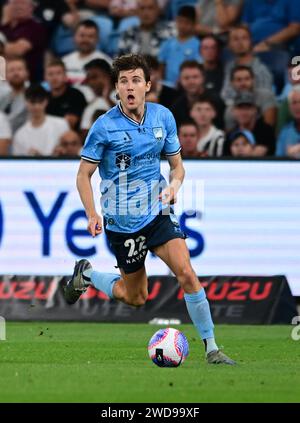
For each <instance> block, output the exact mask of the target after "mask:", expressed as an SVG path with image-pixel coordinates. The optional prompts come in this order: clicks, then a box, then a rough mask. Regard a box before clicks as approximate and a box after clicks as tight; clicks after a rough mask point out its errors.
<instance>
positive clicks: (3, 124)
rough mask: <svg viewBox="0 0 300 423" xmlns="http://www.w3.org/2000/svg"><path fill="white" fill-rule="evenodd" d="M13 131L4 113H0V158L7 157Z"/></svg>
mask: <svg viewBox="0 0 300 423" xmlns="http://www.w3.org/2000/svg"><path fill="white" fill-rule="evenodd" d="M11 138H12V131H11V128H10V125H9V121H8V119H7V117H6V116H5V114H4V113H2V112H0V156H7V155H8V154H9V148H10V145H11Z"/></svg>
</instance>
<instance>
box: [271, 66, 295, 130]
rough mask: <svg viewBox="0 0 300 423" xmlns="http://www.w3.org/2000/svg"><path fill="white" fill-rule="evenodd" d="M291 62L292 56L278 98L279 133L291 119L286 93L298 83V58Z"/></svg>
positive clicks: (277, 128) (277, 127)
mask: <svg viewBox="0 0 300 423" xmlns="http://www.w3.org/2000/svg"><path fill="white" fill-rule="evenodd" d="M296 59H297V58H296ZM293 63H294V60H293V58H292V60H291V61H290V63H289V66H288V80H287V82H286V84H285V86H284V88H283V90H282V93H281V94H280V96H279V98H278V100H279V102H280V103H279V108H278V118H277V126H276V131H277V134H279V132H280V131H281V130H282V128H283V127H284V126H285V125H287V124H288V123H289V122H291V121H292V120H293V117H292V115H291V112H290V108H289V102H288V95H289V93H290V92H291V91H292V90H293V88H294V87H295V86H297V85H299V84H300V66H299V64H298V60H295V64H293Z"/></svg>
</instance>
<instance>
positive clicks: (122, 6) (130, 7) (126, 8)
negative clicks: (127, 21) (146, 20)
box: [109, 0, 137, 19]
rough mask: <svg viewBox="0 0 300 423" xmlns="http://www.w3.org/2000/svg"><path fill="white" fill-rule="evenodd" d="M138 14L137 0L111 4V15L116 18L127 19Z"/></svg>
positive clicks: (121, 0) (112, 0)
mask: <svg viewBox="0 0 300 423" xmlns="http://www.w3.org/2000/svg"><path fill="white" fill-rule="evenodd" d="M136 13H137V0H111V1H110V2H109V14H110V16H113V17H114V18H119V19H121V18H125V17H127V16H134V15H136Z"/></svg>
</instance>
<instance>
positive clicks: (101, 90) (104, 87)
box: [80, 59, 117, 136]
mask: <svg viewBox="0 0 300 423" xmlns="http://www.w3.org/2000/svg"><path fill="white" fill-rule="evenodd" d="M84 69H85V72H86V75H87V76H86V84H87V85H88V86H89V87H90V88H91V89H92V90H93V93H94V95H95V99H94V100H93V101H92V102H91V103H90V104H88V105H87V107H86V108H85V110H84V113H83V116H82V120H81V126H80V128H81V130H82V135H83V136H85V135H86V134H87V131H88V130H89V129H90V127H91V126H92V123H93V113H94V112H95V110H97V109H101V110H105V111H107V110H108V109H110V108H111V107H113V106H115V105H116V102H117V101H116V96H115V91H114V90H113V85H112V79H111V67H110V66H109V64H108V63H107V62H106V61H105V60H103V59H94V60H92V61H91V62H89V63H87V64H86V65H85V67H84Z"/></svg>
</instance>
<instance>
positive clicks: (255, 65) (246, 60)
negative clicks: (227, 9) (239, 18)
mask: <svg viewBox="0 0 300 423" xmlns="http://www.w3.org/2000/svg"><path fill="white" fill-rule="evenodd" d="M228 46H229V49H230V50H231V52H232V54H233V59H232V60H231V61H230V62H228V64H227V65H226V67H225V80H224V86H223V90H222V97H223V99H226V100H227V99H233V98H234V96H235V92H234V89H233V87H232V85H231V79H230V77H231V72H232V70H233V69H234V68H235V67H236V66H238V65H243V66H248V67H250V68H251V69H252V71H253V74H254V76H255V87H256V88H257V89H260V88H263V89H267V90H269V91H271V90H272V85H273V77H272V75H271V73H270V71H269V70H268V68H267V67H266V65H264V64H263V63H262V62H261V60H260V59H259V58H258V57H255V56H254V54H253V50H252V41H251V34H250V31H249V29H248V28H247V27H246V26H244V25H238V26H236V27H235V28H232V29H231V31H230V32H229V40H228Z"/></svg>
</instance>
